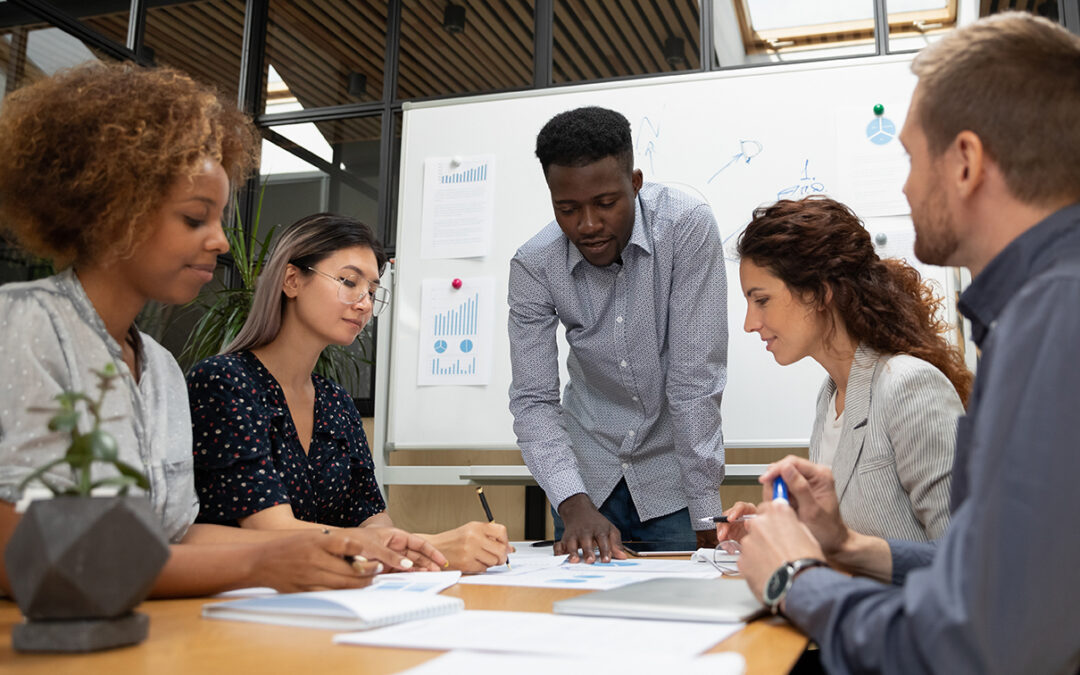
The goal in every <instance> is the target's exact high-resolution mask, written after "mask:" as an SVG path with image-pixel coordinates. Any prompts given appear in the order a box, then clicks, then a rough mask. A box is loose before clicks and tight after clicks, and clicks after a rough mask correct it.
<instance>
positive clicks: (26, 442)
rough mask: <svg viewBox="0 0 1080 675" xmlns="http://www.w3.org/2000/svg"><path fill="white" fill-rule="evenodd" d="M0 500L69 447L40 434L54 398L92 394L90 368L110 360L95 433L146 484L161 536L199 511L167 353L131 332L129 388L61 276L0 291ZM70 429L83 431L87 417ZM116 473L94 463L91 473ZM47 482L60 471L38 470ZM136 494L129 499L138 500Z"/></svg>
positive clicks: (180, 396) (81, 301) (185, 426)
mask: <svg viewBox="0 0 1080 675" xmlns="http://www.w3.org/2000/svg"><path fill="white" fill-rule="evenodd" d="M0 316H2V317H3V320H4V325H3V328H2V329H0V499H2V500H4V501H8V502H15V501H17V500H18V499H19V496H20V495H19V490H18V487H19V483H21V482H22V480H23V479H24V478H25V477H26V476H28V475H29V474H30V473H32V472H33V470H34V469H36V468H37V467H40V466H42V465H44V464H47V463H48V462H50V461H52V460H54V459H57V458H58V457H60V456H61V455H62V454H63V453H64V452H65V450H66V448H67V446H68V443H69V442H70V436H69V435H68V434H65V433H59V432H52V431H49V429H48V426H47V425H48V422H49V418H50V417H52V415H53V413H51V412H42V411H35V410H33V409H34V408H45V409H52V408H55V407H56V401H55V400H54V397H55V396H56V395H57V394H59V393H61V392H63V391H65V390H74V391H82V392H84V393H87V394H91V395H94V394H96V392H97V385H98V379H97V376H95V375H94V374H93V373H92V372H91V371H92V370H100V369H101V368H103V367H104V366H105V365H106V364H107V363H110V362H111V363H113V364H114V365H115V366H116V368H117V371H118V372H119V373H120V377H119V378H117V379H116V380H115V381H114V382H115V386H114V388H113V389H112V390H111V391H110V392H109V393H108V394H107V395H106V396H105V401H104V406H103V407H104V417H105V418H106V419H107V420H108V421H107V422H105V423H104V425H103V427H104V428H105V429H106V430H107V431H108V432H109V433H111V434H112V435H113V436H114V437H115V438H116V440H117V442H118V443H119V446H120V448H119V457H120V459H121V460H123V461H125V462H127V463H129V464H131V465H133V466H136V467H140V468H141V469H142V470H143V471H145V472H146V474H147V477H148V478H149V480H150V492H149V494H148V497H149V499H150V504H151V506H152V507H153V509H154V512H155V513H157V514H158V516H159V517H160V518H161V523H162V526H163V528H164V532H165V534H166V535H167V536H168V537H169V538H170V540H172V541H174V542H175V541H179V540H180V539H181V538H182V537H183V536H184V533H185V532H186V531H187V528H188V526H189V525H190V524H191V523H192V522H193V521H194V520H195V515H196V514H197V513H198V511H199V503H198V498H197V497H196V495H195V484H194V475H193V471H192V453H191V417H190V414H189V411H188V402H187V386H186V385H185V384H184V376H183V373H181V372H180V367H179V366H178V365H177V363H176V360H175V359H173V357H172V355H171V354H169V352H168V351H166V350H165V348H163V347H162V346H161V345H159V344H158V343H157V342H155V341H154V340H153V339H152V338H150V336H148V335H146V334H143V333H140V334H139V335H140V338H141V350H140V362H141V368H142V372H141V373H140V374H139V382H138V383H136V382H135V378H134V377H132V375H131V372H130V370H128V367H127V364H125V363H124V360H123V352H122V350H121V347H120V345H119V344H118V343H117V342H116V340H114V339H113V338H112V336H110V335H109V333H108V332H107V331H106V330H105V324H104V323H103V322H102V320H101V317H100V316H98V313H97V312H96V311H95V310H94V307H93V305H92V304H91V303H90V299H89V298H88V297H86V292H85V291H84V290H83V287H82V284H80V283H79V280H78V278H77V277H76V275H75V273H74V272H73V271H71V270H67V271H65V272H62V273H60V274H58V275H56V276H53V277H49V278H48V279H41V280H39V281H32V282H28V283H15V284H6V285H4V286H0ZM80 421H81V425H80V428H82V429H84V430H86V429H89V428H90V424H89V422H90V420H89V415H88V414H84V415H83V416H82V418H81V420H80ZM114 475H117V472H116V470H115V469H113V468H112V467H110V466H106V465H104V464H95V465H94V466H93V473H92V476H93V477H94V478H95V479H97V478H105V477H108V476H114ZM47 477H48V480H49V481H50V482H51V483H53V484H54V485H58V486H69V485H71V484H72V476H71V472H70V471H69V470H68V468H67V467H66V466H63V467H56V468H54V469H52V470H51V471H49V472H48V474H47ZM138 492H139V491H138V490H137V489H134V490H132V494H135V493H138Z"/></svg>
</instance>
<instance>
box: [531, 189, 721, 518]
mask: <svg viewBox="0 0 1080 675" xmlns="http://www.w3.org/2000/svg"><path fill="white" fill-rule="evenodd" d="M636 202H637V203H636V206H635V216H634V227H633V231H632V233H631V236H630V240H629V242H628V243H627V245H626V248H625V249H624V250H623V252H622V264H621V265H620V264H618V263H614V264H612V265H609V266H607V267H596V266H594V265H592V264H590V263H589V262H588V261H586V260H585V259H584V258H583V257H582V255H581V253H580V252H579V251H578V249H577V247H575V246H574V245H573V244H572V243H571V242H570V241H569V240H568V239H567V238H566V236H565V235H563V233H562V231H561V230H560V229H559V226H558V224H557V223H555V222H552V223H551V224H549V225H548V226H547V227H545V228H544V229H543V230H541V231H540V233H539V234H537V235H536V236H535V237H533V238H532V239H531V240H529V241H528V242H527V243H526V244H525V245H524V246H522V247H521V248H520V249H519V250H518V252H517V254H516V255H515V256H514V258H513V259H512V260H511V261H510V293H509V302H510V320H509V330H510V356H511V361H512V366H513V382H512V384H511V386H510V411H511V412H512V413H513V415H514V431H515V432H516V433H517V438H518V445H519V446H520V447H521V451H522V455H523V456H524V458H525V463H526V464H527V465H528V466H529V470H530V471H532V474H533V476H535V477H536V480H537V482H538V483H539V484H540V486H541V487H542V488H543V489H544V491H545V492H547V495H548V498H549V499H550V500H551V503H552V504H554V505H556V506H558V505H559V504H560V503H562V501H563V500H565V499H566V498H567V497H570V496H572V495H574V494H578V493H582V492H584V493H587V494H588V495H589V497H590V498H591V499H592V501H593V503H594V504H596V505H597V506H599V505H600V504H602V503H603V501H604V499H606V498H607V496H608V495H609V494H610V493H611V491H612V489H613V488H614V487H615V485H616V484H617V483H618V482H619V480H620V479H621V478H624V477H625V478H626V483H627V486H628V487H629V489H630V494H631V495H632V497H633V500H634V504H635V506H636V507H637V510H638V515H639V517H640V518H641V519H642V520H648V519H651V518H656V517H659V516H663V515H666V514H669V513H673V512H675V511H678V510H679V509H682V508H685V507H687V506H689V508H690V515H691V517H692V518H698V517H704V516H711V515H715V514H717V513H720V510H721V507H720V494H719V489H718V488H719V486H720V483H721V482H722V481H723V478H724V445H723V433H722V432H721V428H720V400H721V397H722V395H723V391H724V385H725V383H726V380H727V283H726V281H725V276H724V256H723V249H722V246H721V241H720V234H719V231H718V229H717V226H716V221H715V219H714V218H713V215H712V211H711V210H710V209H709V207H708V205H707V204H704V203H703V202H701V201H699V200H697V199H694V198H692V197H689V196H688V195H685V194H683V193H681V192H678V191H677V190H672V189H670V188H666V187H664V186H662V185H655V184H646V185H644V186H643V187H642V188H641V190H640V191H639V193H638V197H637V200H636ZM560 321H561V322H562V323H563V325H564V326H565V327H566V339H567V342H568V343H569V345H570V354H569V357H568V359H567V369H568V371H569V375H570V381H569V382H567V383H566V388H565V390H564V391H563V395H562V401H561V403H560V399H559V368H558V347H557V345H556V340H555V334H556V327H557V324H558V322H560ZM699 525H700V524H699V523H697V522H696V521H695V527H697V526H699ZM706 527H711V525H706Z"/></svg>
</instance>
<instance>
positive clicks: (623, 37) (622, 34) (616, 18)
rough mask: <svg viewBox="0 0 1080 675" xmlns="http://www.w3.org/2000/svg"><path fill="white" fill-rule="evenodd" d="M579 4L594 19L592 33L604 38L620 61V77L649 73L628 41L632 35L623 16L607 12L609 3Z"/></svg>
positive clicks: (597, 0) (592, 0)
mask: <svg viewBox="0 0 1080 675" xmlns="http://www.w3.org/2000/svg"><path fill="white" fill-rule="evenodd" d="M579 4H584V6H585V10H584V11H587V12H588V13H590V14H591V15H592V16H593V17H595V21H594V25H593V32H594V33H595V34H597V35H600V36H602V37H604V38H605V40H606V42H607V43H608V44H609V45H610V47H609V49H610V51H611V52H612V53H613V54H617V55H618V57H619V58H620V59H621V60H622V62H623V65H622V68H621V72H620V73H619V74H620V75H628V74H631V73H647V72H649V70H648V68H646V67H645V64H644V62H643V61H642V60H641V57H640V55H639V53H638V52H639V50H638V49H636V48H635V47H634V46H633V45H632V44H631V42H630V40H629V39H628V36H631V37H632V36H633V35H634V33H633V31H631V30H630V29H629V26H628V25H627V22H626V20H625V18H624V16H623V15H622V14H621V13H620V12H619V11H617V10H615V11H614V12H612V11H609V7H608V5H609V4H610V3H606V2H603V1H602V0H585V1H584V2H579Z"/></svg>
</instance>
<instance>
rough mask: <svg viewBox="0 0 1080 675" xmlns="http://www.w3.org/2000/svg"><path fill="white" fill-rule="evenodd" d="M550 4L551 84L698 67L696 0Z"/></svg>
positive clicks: (565, 1)
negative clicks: (552, 19) (552, 20)
mask: <svg viewBox="0 0 1080 675" xmlns="http://www.w3.org/2000/svg"><path fill="white" fill-rule="evenodd" d="M554 4H555V25H554V31H553V33H554V35H553V38H552V41H553V52H554V54H553V63H552V79H553V80H554V81H555V82H581V81H586V80H602V79H607V78H611V77H623V76H627V75H647V74H650V73H667V72H680V71H686V70H696V69H698V68H699V67H700V61H699V59H698V53H699V48H698V43H699V40H698V37H699V35H700V31H701V17H700V15H699V13H698V2H697V0H673V1H671V2H651V1H649V0H642V1H638V2H621V1H619V0H556V2H555V3H554Z"/></svg>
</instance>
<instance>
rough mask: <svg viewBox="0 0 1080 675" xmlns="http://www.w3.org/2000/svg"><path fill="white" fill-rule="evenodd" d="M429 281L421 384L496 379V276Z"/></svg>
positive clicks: (424, 303) (422, 323) (424, 307)
mask: <svg viewBox="0 0 1080 675" xmlns="http://www.w3.org/2000/svg"><path fill="white" fill-rule="evenodd" d="M460 281H461V285H460V287H459V288H454V285H453V282H454V279H450V278H437V279H424V282H423V286H422V288H421V298H420V348H419V364H418V366H417V371H416V372H417V375H416V384H417V385H418V386H431V385H486V384H488V383H489V382H490V381H491V350H492V341H493V339H494V334H493V333H492V331H493V322H494V316H495V306H494V302H495V278H494V277H465V278H460Z"/></svg>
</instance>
